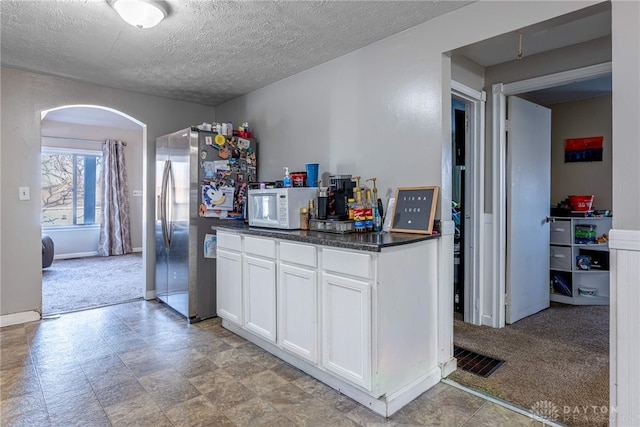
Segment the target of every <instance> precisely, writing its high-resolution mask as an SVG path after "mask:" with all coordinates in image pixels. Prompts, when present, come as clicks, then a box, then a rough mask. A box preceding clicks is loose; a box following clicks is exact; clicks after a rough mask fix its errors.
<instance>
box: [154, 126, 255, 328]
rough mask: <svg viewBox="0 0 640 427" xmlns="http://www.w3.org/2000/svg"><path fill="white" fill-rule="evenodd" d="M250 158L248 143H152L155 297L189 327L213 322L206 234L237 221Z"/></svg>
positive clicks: (194, 135)
mask: <svg viewBox="0 0 640 427" xmlns="http://www.w3.org/2000/svg"><path fill="white" fill-rule="evenodd" d="M256 154H257V145H256V143H255V140H253V139H245V138H237V137H231V136H224V137H223V135H218V134H216V133H214V132H207V131H202V130H198V129H197V128H186V129H182V130H180V131H177V132H173V133H170V134H168V135H164V136H161V137H159V138H157V139H156V163H155V168H156V170H155V172H156V216H155V236H156V239H155V240H156V275H155V284H156V286H155V290H156V297H157V298H158V299H159V300H160V301H162V302H164V303H166V304H167V305H169V306H170V307H172V308H173V309H175V310H176V311H177V312H179V313H180V314H182V315H183V316H185V317H186V318H187V320H188V321H189V322H197V321H200V320H203V319H207V318H210V317H214V316H216V260H215V258H214V257H215V231H214V230H213V228H212V227H214V226H215V224H216V223H219V222H220V221H233V220H234V219H235V220H240V221H242V220H243V217H244V213H243V212H244V210H243V207H244V202H243V200H244V195H245V193H246V187H247V185H248V183H249V182H251V181H254V180H255V179H256V176H257V170H256ZM222 217H226V218H234V219H221V218H222ZM212 244H213V247H212Z"/></svg>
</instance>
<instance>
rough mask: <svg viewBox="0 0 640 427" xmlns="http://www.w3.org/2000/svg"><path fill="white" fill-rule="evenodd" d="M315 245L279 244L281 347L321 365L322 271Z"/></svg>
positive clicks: (279, 327) (279, 335) (279, 330)
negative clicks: (319, 267) (319, 281)
mask: <svg viewBox="0 0 640 427" xmlns="http://www.w3.org/2000/svg"><path fill="white" fill-rule="evenodd" d="M317 257H318V255H317V250H316V247H315V246H313V245H307V244H301V243H294V242H286V241H281V242H279V257H278V259H279V264H278V344H279V345H280V346H281V347H282V348H283V349H284V350H286V351H288V352H290V353H293V354H295V355H296V356H298V357H301V358H303V359H305V360H307V361H309V362H311V363H313V364H317V363H318V336H319V333H318V272H317V265H318V264H317Z"/></svg>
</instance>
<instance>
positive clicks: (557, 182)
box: [551, 96, 613, 210]
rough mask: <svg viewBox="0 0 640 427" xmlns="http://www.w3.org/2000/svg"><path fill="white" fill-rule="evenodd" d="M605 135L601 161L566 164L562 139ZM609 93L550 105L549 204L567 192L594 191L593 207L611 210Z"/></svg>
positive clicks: (562, 197) (561, 198)
mask: <svg viewBox="0 0 640 427" xmlns="http://www.w3.org/2000/svg"><path fill="white" fill-rule="evenodd" d="M589 136H604V150H603V154H602V161H601V162H586V163H565V162H564V140H565V139H567V138H583V137H589ZM612 149H613V141H612V140H611V96H602V97H597V98H591V99H585V100H581V101H575V102H566V103H562V104H557V105H554V106H552V107H551V204H552V206H554V205H556V204H557V203H558V202H560V201H562V200H564V199H566V198H567V197H568V196H569V195H577V194H593V195H594V196H595V197H594V200H593V208H594V209H609V210H611V209H612V206H613V205H612V189H611V179H612V171H611V160H612Z"/></svg>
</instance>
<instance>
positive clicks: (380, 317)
mask: <svg viewBox="0 0 640 427" xmlns="http://www.w3.org/2000/svg"><path fill="white" fill-rule="evenodd" d="M216 230H217V251H216V256H217V314H218V316H220V317H221V318H222V325H223V327H225V328H227V329H229V330H230V331H232V332H234V333H236V334H238V335H240V336H242V337H243V338H245V339H247V340H249V341H251V342H253V343H254V344H256V345H258V346H260V347H262V348H263V349H265V350H266V351H268V352H270V353H272V354H274V355H275V356H277V357H279V358H281V359H282V360H284V361H286V362H288V363H290V364H291V365H293V366H295V367H297V368H299V369H300V370H302V371H304V372H306V373H308V374H309V375H311V376H313V377H315V378H317V379H318V380H320V381H322V382H324V383H325V384H327V385H329V386H331V387H333V388H335V389H336V390H338V391H340V392H342V393H344V394H345V395H347V396H349V397H351V398H352V399H354V400H356V401H357V402H359V403H361V404H363V405H365V406H367V407H369V408H370V409H372V410H373V411H375V412H377V413H379V414H381V415H384V416H390V415H392V414H393V413H394V412H396V411H397V410H399V409H400V408H402V407H403V406H404V405H406V404H407V403H409V402H410V401H411V400H413V399H415V398H416V397H417V396H419V395H420V394H421V393H423V392H424V391H426V390H428V389H429V388H430V387H432V386H433V385H435V384H437V383H438V382H439V381H440V379H441V378H442V374H443V373H442V369H441V367H440V366H439V364H438V328H437V325H438V306H437V301H438V236H437V235H420V234H405V233H366V234H345V235H339V234H330V233H322V232H316V231H304V230H296V231H285V230H271V229H260V228H253V227H248V226H245V225H242V224H230V225H221V226H217V227H216Z"/></svg>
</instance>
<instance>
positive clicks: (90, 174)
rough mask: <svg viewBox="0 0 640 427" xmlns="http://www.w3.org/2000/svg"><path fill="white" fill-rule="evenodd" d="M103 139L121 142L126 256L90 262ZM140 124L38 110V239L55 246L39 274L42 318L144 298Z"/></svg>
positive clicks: (103, 112)
mask: <svg viewBox="0 0 640 427" xmlns="http://www.w3.org/2000/svg"><path fill="white" fill-rule="evenodd" d="M106 139H117V140H121V141H125V142H126V143H127V147H126V148H125V162H126V167H127V176H128V181H129V204H130V224H131V243H132V248H133V254H130V255H124V256H121V257H97V242H98V234H99V231H100V210H101V206H100V192H101V189H100V188H101V187H100V185H99V184H100V183H99V181H100V175H101V174H100V170H101V167H102V146H103V144H104V141H105V140H106ZM144 141H146V125H145V124H144V123H142V122H140V121H138V120H137V119H135V118H133V117H130V116H128V115H127V114H125V113H122V112H120V111H118V110H114V109H112V108H109V107H104V106H99V105H67V106H61V107H58V108H54V109H50V110H46V111H42V113H41V147H42V148H41V152H42V168H43V169H42V174H43V175H42V189H41V192H40V196H41V197H40V199H41V208H42V211H41V212H42V215H41V224H42V234H43V235H45V234H46V235H48V236H50V237H51V238H52V239H53V241H54V246H55V249H54V250H55V255H54V262H53V264H52V265H51V266H50V267H48V268H46V269H43V279H42V284H43V286H42V312H43V315H52V314H57V313H62V312H68V311H75V310H80V309H85V308H90V307H97V306H101V305H107V304H114V303H120V302H124V301H128V300H131V299H137V298H142V297H143V296H144V295H145V269H144V268H143V264H144V263H143V260H144V253H145V247H144V246H145V244H144V241H145V240H144V236H143V234H144V227H143V224H144V211H145V206H144V197H143V193H144V188H145V181H146V179H145V176H144V170H146V167H145V164H144V163H145V160H144V159H145V158H146V157H145V156H146V147H145V144H144Z"/></svg>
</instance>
